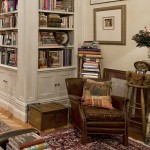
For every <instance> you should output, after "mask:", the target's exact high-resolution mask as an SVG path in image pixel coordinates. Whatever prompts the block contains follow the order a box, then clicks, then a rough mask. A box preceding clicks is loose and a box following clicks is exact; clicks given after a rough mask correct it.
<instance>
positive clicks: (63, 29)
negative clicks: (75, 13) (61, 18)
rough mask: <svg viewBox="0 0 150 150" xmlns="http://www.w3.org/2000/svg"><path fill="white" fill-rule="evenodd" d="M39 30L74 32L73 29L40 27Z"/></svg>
mask: <svg viewBox="0 0 150 150" xmlns="http://www.w3.org/2000/svg"><path fill="white" fill-rule="evenodd" d="M39 30H60V31H73V30H74V29H73V28H52V27H51V28H50V27H49V28H48V27H39Z"/></svg>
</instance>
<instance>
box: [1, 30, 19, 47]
mask: <svg viewBox="0 0 150 150" xmlns="http://www.w3.org/2000/svg"><path fill="white" fill-rule="evenodd" d="M17 37H18V33H17V32H15V31H4V32H0V45H12V46H13V45H17V43H18V42H17V41H18V38H17Z"/></svg>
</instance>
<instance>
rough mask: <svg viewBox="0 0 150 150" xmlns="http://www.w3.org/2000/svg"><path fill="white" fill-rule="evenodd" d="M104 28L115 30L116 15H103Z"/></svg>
mask: <svg viewBox="0 0 150 150" xmlns="http://www.w3.org/2000/svg"><path fill="white" fill-rule="evenodd" d="M102 23H103V30H113V29H114V16H109V17H103V20H102Z"/></svg>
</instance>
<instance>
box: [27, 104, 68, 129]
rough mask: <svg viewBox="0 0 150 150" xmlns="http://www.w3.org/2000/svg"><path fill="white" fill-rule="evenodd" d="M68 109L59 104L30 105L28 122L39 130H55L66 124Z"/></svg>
mask: <svg viewBox="0 0 150 150" xmlns="http://www.w3.org/2000/svg"><path fill="white" fill-rule="evenodd" d="M67 116H68V108H67V107H65V106H63V105H62V104H59V103H45V104H42V103H37V104H31V105H30V106H29V111H28V122H29V124H31V125H33V126H34V127H36V128H37V129H39V130H46V129H50V128H56V127H60V126H64V125H66V124H67Z"/></svg>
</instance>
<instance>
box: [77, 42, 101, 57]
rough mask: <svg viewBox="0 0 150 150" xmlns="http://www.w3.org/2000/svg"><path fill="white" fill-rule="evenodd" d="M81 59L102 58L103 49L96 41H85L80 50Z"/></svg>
mask: <svg viewBox="0 0 150 150" xmlns="http://www.w3.org/2000/svg"><path fill="white" fill-rule="evenodd" d="M78 54H79V57H93V58H94V57H101V49H100V46H99V43H98V42H96V41H84V42H83V44H82V46H81V48H78Z"/></svg>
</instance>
